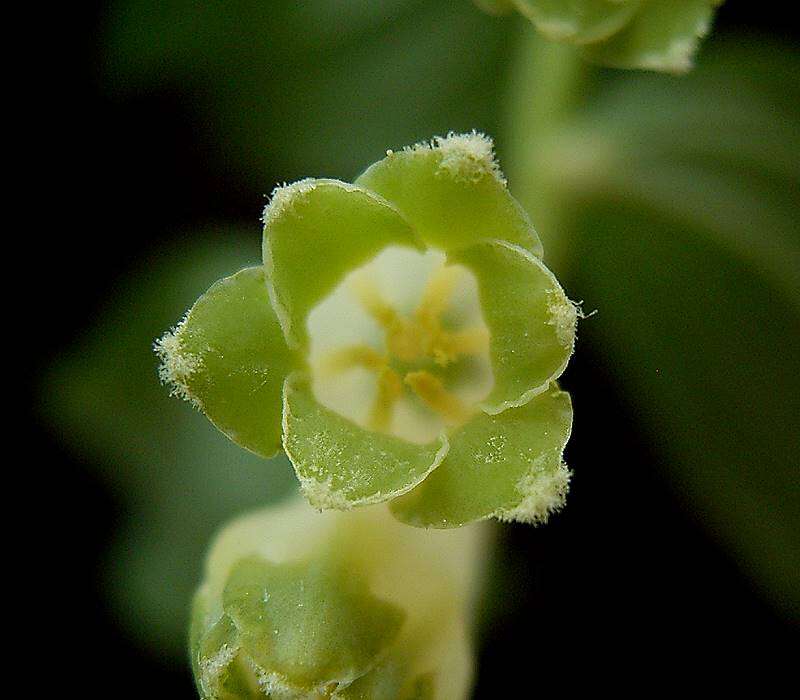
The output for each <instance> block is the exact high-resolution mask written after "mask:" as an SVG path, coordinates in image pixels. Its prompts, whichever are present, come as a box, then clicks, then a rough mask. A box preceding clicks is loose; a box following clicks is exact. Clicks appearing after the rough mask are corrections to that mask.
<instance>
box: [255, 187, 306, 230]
mask: <svg viewBox="0 0 800 700" xmlns="http://www.w3.org/2000/svg"><path fill="white" fill-rule="evenodd" d="M316 186H317V181H316V180H315V179H314V178H311V177H307V178H304V179H302V180H298V181H297V182H292V183H289V184H287V183H284V184H283V185H278V186H277V187H276V188H275V189H273V190H272V194H271V195H270V198H269V203H268V204H267V206H266V207H264V212H263V213H262V215H261V221H262V222H263V224H264V227H265V228H269V226H270V224H271V223H272V222H273V221H275V220H276V219H278V218H280V217H282V216H284V215H285V214H287V213H289V212H290V211H291V210H292V209H293V208H294V207H295V205H296V204H297V203H298V202H301V201H302V200H304V199H305V198H306V197H307V196H308V195H309V193H311V192H312V191H313V190H314V188H316Z"/></svg>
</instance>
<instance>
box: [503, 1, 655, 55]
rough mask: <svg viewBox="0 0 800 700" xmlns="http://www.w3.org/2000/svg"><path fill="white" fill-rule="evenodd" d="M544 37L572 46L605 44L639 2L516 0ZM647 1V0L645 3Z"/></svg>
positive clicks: (632, 13) (629, 16) (636, 8)
mask: <svg viewBox="0 0 800 700" xmlns="http://www.w3.org/2000/svg"><path fill="white" fill-rule="evenodd" d="M515 2H516V5H517V7H518V8H519V11H520V12H522V14H524V15H525V16H526V17H528V18H529V19H530V20H531V21H532V22H533V23H534V24H535V25H536V29H538V30H539V31H540V32H541V33H542V35H543V36H544V37H546V38H547V39H551V40H553V41H563V42H568V43H572V44H590V43H593V42H599V41H604V40H606V39H608V38H609V37H611V36H612V35H614V34H615V33H616V32H618V31H620V29H622V28H623V27H624V26H625V25H626V24H627V23H628V22H629V21H630V20H631V18H632V17H633V15H634V14H635V13H636V12H637V11H638V9H639V6H640V5H641V4H642V3H641V2H640V0H628V1H625V0H570V1H569V2H565V0H515ZM645 2H646V0H645Z"/></svg>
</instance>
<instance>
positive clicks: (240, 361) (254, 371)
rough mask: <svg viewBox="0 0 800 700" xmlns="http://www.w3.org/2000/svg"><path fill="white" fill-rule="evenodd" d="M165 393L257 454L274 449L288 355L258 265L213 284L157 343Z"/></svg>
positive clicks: (277, 446) (291, 360)
mask: <svg viewBox="0 0 800 700" xmlns="http://www.w3.org/2000/svg"><path fill="white" fill-rule="evenodd" d="M156 352H158V354H159V356H160V357H161V367H160V369H159V374H160V376H161V378H162V380H163V381H164V382H166V383H169V384H171V385H172V393H173V394H175V395H176V396H180V397H181V398H184V399H186V400H188V401H190V402H191V403H192V404H194V405H195V406H196V407H197V408H199V409H200V410H201V411H203V413H205V414H206V415H207V416H208V418H209V419H210V420H211V421H212V422H213V423H214V425H216V426H217V428H219V429H220V430H221V431H222V432H223V433H225V434H226V435H227V436H228V437H229V438H230V439H231V440H233V441H234V442H236V443H237V444H239V445H241V446H242V447H246V448H247V449H248V450H252V451H253V452H255V453H256V454H259V455H262V456H264V457H271V456H272V455H274V454H275V453H276V452H277V451H278V450H279V449H280V436H281V389H282V387H283V380H284V378H285V377H286V375H287V374H288V372H289V371H290V369H291V368H292V365H293V363H294V356H293V353H292V352H291V351H290V350H289V349H288V348H287V347H286V343H285V342H284V340H283V335H282V334H281V329H280V326H279V325H278V321H277V318H276V317H275V313H274V312H273V310H272V307H271V306H270V303H269V298H268V295H267V287H266V284H265V280H264V269H263V268H262V267H249V268H247V269H245V270H242V271H240V272H238V273H236V274H235V275H232V276H231V277H226V278H225V279H222V280H220V281H219V282H217V283H216V284H214V285H213V286H212V287H211V288H210V289H209V290H208V291H207V292H206V293H205V294H204V295H203V296H202V297H200V299H198V300H197V302H195V305H194V306H193V307H192V308H191V310H190V311H189V313H188V314H187V315H186V318H184V320H183V321H181V322H180V324H178V326H177V328H175V329H174V330H173V331H172V332H170V333H167V334H166V335H165V336H164V337H163V338H161V339H160V340H159V341H158V342H157V343H156Z"/></svg>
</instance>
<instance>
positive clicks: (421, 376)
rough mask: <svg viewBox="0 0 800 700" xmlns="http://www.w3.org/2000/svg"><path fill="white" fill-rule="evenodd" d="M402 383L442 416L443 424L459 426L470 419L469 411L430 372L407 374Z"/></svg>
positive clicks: (421, 371) (422, 371)
mask: <svg viewBox="0 0 800 700" xmlns="http://www.w3.org/2000/svg"><path fill="white" fill-rule="evenodd" d="M404 381H405V383H406V384H408V386H410V387H411V389H412V390H413V392H414V393H415V394H416V395H417V396H419V398H420V399H422V402H423V403H424V404H425V405H426V406H427V407H428V408H430V409H432V410H434V411H436V412H437V413H438V414H439V415H441V416H442V418H443V419H444V422H445V423H447V424H449V425H460V424H461V423H464V422H465V421H466V420H467V419H468V418H469V417H470V410H469V409H468V408H467V407H466V406H465V405H464V404H463V403H462V402H461V401H460V400H459V399H458V398H457V397H455V396H454V395H453V394H451V393H450V392H449V391H447V389H445V388H444V385H443V384H442V382H441V380H440V379H439V378H438V377H435V376H434V375H432V374H431V373H430V372H426V371H425V370H420V371H418V372H409V373H408V374H407V375H406V376H405V380H404Z"/></svg>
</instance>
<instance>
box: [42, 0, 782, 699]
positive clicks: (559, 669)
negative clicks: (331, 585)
mask: <svg viewBox="0 0 800 700" xmlns="http://www.w3.org/2000/svg"><path fill="white" fill-rule="evenodd" d="M105 9H106V8H105V6H104V4H103V3H89V2H86V3H78V4H76V5H75V6H74V7H70V8H69V9H68V10H57V11H56V15H55V16H53V15H51V16H50V18H49V23H48V26H49V30H48V31H47V32H46V34H45V36H44V37H41V40H42V41H43V43H46V44H48V45H49V49H50V54H51V56H52V58H51V60H49V61H48V62H47V65H46V66H44V67H42V69H41V71H40V72H39V78H40V80H41V83H40V85H41V88H40V89H37V90H36V92H37V95H36V96H35V97H34V100H35V101H36V104H38V103H39V102H41V108H40V109H38V110H37V111H38V114H37V118H36V122H35V126H36V128H37V131H38V132H39V133H38V143H39V144H44V145H45V148H43V149H42V153H41V160H40V161H38V162H36V163H35V164H34V168H33V169H32V170H33V172H32V175H31V177H34V178H35V179H34V182H38V183H39V185H38V186H39V187H40V188H41V190H42V195H41V209H42V210H44V211H42V212H41V215H37V214H39V212H37V211H33V212H32V214H33V218H34V221H35V222H36V224H35V227H36V229H37V230H46V231H47V234H46V236H42V237H41V238H40V239H41V240H42V248H41V250H40V251H37V252H36V257H35V259H36V271H37V272H36V274H37V276H38V278H39V279H40V280H45V282H44V284H45V286H46V287H47V288H49V289H51V296H50V298H49V299H48V302H47V303H48V312H47V322H46V323H44V324H37V328H36V331H34V332H35V333H36V336H35V341H36V346H37V348H39V349H40V350H41V353H40V355H39V356H37V357H36V358H35V360H34V362H33V373H34V376H37V375H39V374H40V373H41V372H42V371H44V370H43V368H45V367H46V366H47V365H49V364H50V363H51V362H52V361H53V359H54V358H56V357H57V356H58V355H59V353H61V352H62V351H63V350H64V348H66V347H68V346H69V345H70V344H71V343H72V342H74V340H75V338H76V337H78V335H79V333H80V332H81V330H82V329H83V327H84V326H85V325H86V324H87V322H88V320H89V319H91V318H93V317H94V315H95V314H96V313H97V312H98V309H100V308H101V306H102V304H103V301H104V299H105V298H106V297H107V295H108V294H109V293H110V292H111V290H112V289H113V287H114V285H115V283H116V281H117V279H118V278H119V277H120V276H121V275H122V274H124V273H126V272H127V271H128V270H129V269H130V268H131V267H132V265H133V262H134V261H136V260H138V259H139V258H141V257H142V256H143V255H145V254H146V253H147V252H148V251H151V250H152V249H153V247H154V246H155V245H156V244H159V243H163V242H164V241H166V240H168V239H170V238H171V237H172V238H176V237H177V236H179V234H176V233H175V232H176V231H186V230H191V228H192V227H193V226H201V225H203V224H205V223H206V222H208V221H233V222H236V221H242V222H243V223H245V224H247V225H254V229H253V231H254V235H257V234H256V231H257V228H256V227H255V224H254V219H255V217H254V216H253V214H254V212H259V211H260V209H261V207H262V206H263V197H262V194H263V192H261V191H253V190H252V189H251V188H250V186H249V185H248V184H247V180H246V178H245V177H244V176H242V173H240V172H238V171H237V166H236V165H235V164H234V165H231V167H230V169H229V170H226V171H224V172H222V171H221V170H220V163H219V160H218V159H215V158H212V157H211V156H210V155H209V154H210V150H211V146H210V144H211V143H212V142H213V139H214V133H213V131H212V130H211V129H210V128H209V129H204V128H203V126H204V125H203V124H202V123H198V117H197V115H196V114H195V113H194V112H193V108H192V104H191V101H190V100H188V99H187V97H186V95H185V94H182V93H181V90H180V86H174V87H172V88H170V87H168V86H167V87H164V89H163V90H161V91H158V92H150V93H147V94H144V95H139V96H134V97H125V98H121V97H119V96H114V97H112V96H109V94H108V90H107V89H106V86H105V85H104V84H103V82H102V80H103V78H102V74H101V70H100V66H101V64H102V55H101V54H102V51H103V45H102V32H103V22H104V12H105ZM792 26H793V25H792V24H791V23H790V22H789V19H788V10H782V11H779V10H777V9H776V8H775V7H774V6H773V7H770V9H769V10H767V9H765V5H764V4H756V3H748V2H733V1H731V2H728V3H726V4H725V5H724V6H723V8H722V9H721V10H720V12H719V16H718V19H717V22H716V27H717V28H718V29H720V30H723V29H737V28H744V29H749V30H752V29H756V30H760V31H762V32H765V33H769V34H772V35H775V36H780V37H783V38H785V39H789V40H792V41H795V40H796V38H797V35H796V31H795V30H793V29H792ZM51 32H52V33H51ZM189 124H191V125H192V126H191V128H187V125H189ZM206 126H207V125H206ZM290 175H294V174H290ZM285 179H291V177H287V174H286V173H284V172H278V171H275V172H271V173H268V174H267V176H266V178H265V185H264V188H263V189H264V190H268V189H269V188H270V187H271V186H272V184H273V183H275V182H278V181H283V180H285ZM38 239H39V237H37V240H38ZM182 240H183V239H180V241H182ZM180 241H179V242H180ZM563 385H564V386H565V388H566V389H568V390H570V391H571V392H573V396H574V397H575V408H576V412H575V421H576V424H575V434H576V435H579V436H580V439H573V440H572V442H571V443H570V445H569V447H568V452H567V461H568V463H569V464H571V465H573V468H574V469H575V473H576V478H575V480H574V483H573V488H572V491H571V494H570V497H569V502H568V507H567V508H566V509H565V510H564V512H563V513H561V514H559V515H558V516H557V517H555V518H554V519H553V520H552V522H551V523H550V524H548V525H547V526H546V527H541V528H536V529H534V528H529V527H523V526H510V527H506V528H504V529H503V535H502V536H503V538H504V540H505V542H506V544H507V545H508V546H505V547H502V548H500V549H499V550H498V554H497V557H496V561H495V564H494V566H495V567H496V571H497V576H496V578H495V580H494V581H493V583H492V584H491V586H492V588H491V589H490V593H489V595H487V599H488V600H491V601H492V602H491V603H487V604H486V605H487V606H489V609H488V611H487V612H488V613H490V614H487V615H486V616H485V618H486V619H487V620H488V621H487V622H485V623H484V624H483V628H482V630H481V633H482V634H481V638H480V639H481V642H480V643H481V647H480V659H479V666H478V669H479V671H478V680H477V685H476V691H475V693H476V697H487V698H488V697H498V696H499V695H502V694H499V693H498V690H497V689H498V688H503V687H506V688H507V687H509V684H510V686H511V687H513V688H514V690H513V692H512V691H510V690H509V691H506V693H507V695H509V696H519V697H528V696H534V695H535V694H538V693H540V692H547V691H549V690H562V691H563V690H566V691H569V690H571V689H572V688H573V687H575V686H577V685H579V684H581V685H582V684H587V685H589V686H591V687H594V688H598V689H599V688H603V689H607V690H612V691H613V690H617V689H619V690H622V689H629V690H634V691H636V692H637V693H639V692H641V693H642V694H648V695H649V694H650V693H652V692H653V691H654V690H656V689H660V688H661V687H664V686H676V687H679V688H681V690H682V691H683V692H687V693H688V692H693V691H695V690H697V688H698V685H702V686H703V687H705V688H707V689H708V690H709V691H711V692H714V693H717V692H721V690H722V688H723V687H727V686H730V687H736V686H738V685H739V684H740V683H741V682H742V681H744V680H751V681H757V682H758V684H759V685H760V687H761V692H760V695H761V696H762V697H763V696H765V695H771V692H770V689H771V688H777V687H778V685H777V684H778V683H779V681H781V680H785V681H789V683H790V685H789V686H788V687H789V688H791V687H793V686H794V685H795V681H796V661H797V659H796V653H797V649H798V645H797V643H798V634H797V632H798V630H797V627H796V625H795V624H794V622H792V621H790V620H788V619H786V617H784V616H782V615H781V613H780V612H779V611H778V610H776V609H775V608H774V607H772V606H771V605H770V604H769V602H768V601H766V600H765V599H764V598H763V597H762V596H761V595H760V594H759V593H758V592H757V591H756V590H755V588H754V586H753V585H752V583H751V581H750V579H748V578H746V577H745V576H744V575H743V573H742V571H741V570H740V567H739V566H738V564H737V562H736V561H735V560H734V559H732V558H731V557H730V556H729V555H727V554H725V553H724V552H723V551H722V550H721V549H720V548H719V547H718V546H717V544H716V543H715V541H714V540H713V538H712V537H711V536H710V535H709V533H708V529H707V527H705V526H704V525H703V522H702V521H703V514H702V513H698V512H696V511H694V510H693V509H692V508H690V507H688V506H687V504H686V502H685V499H684V498H683V497H682V496H681V494H680V493H677V492H676V490H675V488H674V486H673V485H672V484H671V483H670V482H669V481H668V480H667V479H665V478H664V476H663V474H664V470H662V469H660V468H658V464H657V463H658V459H659V457H658V456H657V455H656V454H654V452H653V450H652V448H651V446H650V445H649V443H648V440H647V438H646V437H645V436H643V434H642V433H641V431H640V429H639V418H638V416H637V413H636V409H635V407H633V406H631V405H629V404H628V403H627V402H626V400H625V398H624V397H623V396H621V395H620V393H619V391H618V389H617V387H616V385H615V382H614V381H613V379H612V377H611V376H610V372H609V368H608V367H607V366H606V364H605V360H604V358H603V357H601V356H599V355H598V353H596V352H595V351H594V350H593V348H592V346H591V345H590V344H588V343H584V342H579V345H578V349H577V352H576V355H575V357H574V359H573V360H572V363H571V365H570V367H569V369H568V371H567V373H566V375H565V377H564V380H563ZM586 387H591V390H590V391H587V390H586ZM55 390H56V391H57V390H58V388H57V387H56V388H55ZM30 425H32V426H33V434H32V435H31V436H30V443H29V444H30V445H31V446H32V452H33V455H32V456H33V459H32V463H35V464H39V465H46V472H45V473H46V476H43V478H42V482H41V483H40V484H39V488H38V492H40V493H41V492H43V493H44V503H45V504H46V508H47V512H48V513H49V516H50V517H49V518H48V519H49V520H51V521H52V524H51V525H49V527H48V530H49V531H50V535H49V537H50V539H49V540H48V543H47V544H46V545H45V548H46V550H47V555H46V566H45V567H44V568H45V569H46V570H47V572H48V574H47V576H46V577H44V579H42V578H39V577H37V580H44V581H46V582H47V583H46V585H45V586H44V588H45V589H50V590H51V592H52V589H57V591H58V599H59V600H60V601H61V602H59V603H58V605H57V606H51V605H50V604H49V603H48V604H47V607H48V609H51V607H53V608H55V610H54V611H53V612H49V613H48V615H54V614H55V615H57V617H58V620H59V621H58V623H57V624H56V626H55V627H52V626H49V627H48V628H47V629H48V632H47V635H46V638H47V643H48V644H51V645H56V647H57V649H58V653H57V654H53V652H52V651H51V652H50V653H48V654H47V658H48V666H50V662H53V661H54V660H55V669H54V668H52V667H49V668H48V669H47V674H48V675H49V676H53V675H56V676H60V677H70V678H72V679H74V683H75V684H76V686H77V687H79V688H82V691H79V692H78V694H79V695H81V696H83V697H127V696H131V697H133V696H137V697H170V698H171V697H175V698H182V697H186V698H190V697H194V690H193V687H192V683H191V677H190V673H189V670H188V667H187V665H183V666H181V665H177V664H175V663H172V662H169V663H166V662H165V660H164V659H163V658H160V655H159V653H158V650H157V649H150V650H149V651H145V650H143V648H142V647H141V645H138V644H136V643H134V642H133V641H132V640H131V639H130V638H129V637H128V635H127V633H126V632H125V631H124V630H123V629H122V628H121V626H120V625H119V623H118V621H117V620H115V617H114V614H113V613H112V611H111V610H110V608H109V605H108V603H107V601H106V599H105V597H104V595H103V592H102V587H101V583H100V582H99V577H98V569H99V567H100V566H101V556H102V554H103V552H104V551H105V550H106V548H107V546H108V544H109V541H110V537H111V533H113V532H114V531H115V529H116V528H117V527H118V526H119V525H120V521H121V518H122V517H123V516H122V515H121V511H122V508H123V505H122V504H121V503H120V502H118V500H116V499H115V498H114V497H113V496H112V495H111V494H110V492H109V491H108V490H107V489H106V487H105V486H104V485H103V484H102V482H101V481H100V480H98V479H97V478H96V476H95V471H94V470H93V469H91V468H88V467H87V465H86V464H85V463H84V462H83V461H82V460H79V459H78V458H77V457H76V456H75V454H74V452H72V451H71V450H68V449H67V448H65V447H64V445H63V443H62V442H61V440H59V438H58V436H57V435H55V434H54V433H53V432H52V430H51V429H50V428H49V427H48V426H45V425H41V423H40V419H39V418H38V417H36V416H34V417H33V418H32V419H31V423H30ZM646 465H648V466H647V468H646ZM649 465H655V468H649ZM40 563H41V562H40ZM51 624H52V623H51ZM40 641H41V638H40ZM792 652H793V654H792ZM103 688H105V689H106V690H105V691H104V690H102V689H103ZM108 688H113V691H110V692H109V691H108V690H107V689H108Z"/></svg>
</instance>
